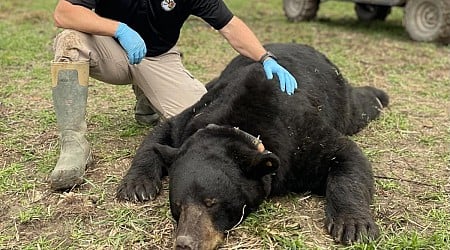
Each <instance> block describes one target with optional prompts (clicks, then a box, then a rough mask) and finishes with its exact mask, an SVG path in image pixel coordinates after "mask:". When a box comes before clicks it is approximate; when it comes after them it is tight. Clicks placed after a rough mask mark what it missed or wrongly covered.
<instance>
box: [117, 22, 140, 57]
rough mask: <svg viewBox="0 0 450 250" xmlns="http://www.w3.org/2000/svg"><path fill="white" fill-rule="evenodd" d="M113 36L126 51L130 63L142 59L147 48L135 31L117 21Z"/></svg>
mask: <svg viewBox="0 0 450 250" xmlns="http://www.w3.org/2000/svg"><path fill="white" fill-rule="evenodd" d="M114 37H115V38H117V39H118V40H119V43H120V45H122V48H123V49H124V50H125V52H126V53H127V55H128V60H129V61H130V64H138V63H140V62H141V61H142V58H144V56H145V54H146V53H147V48H146V47H145V42H144V40H143V39H142V37H141V36H140V35H139V34H138V33H137V32H136V31H134V30H133V29H132V28H130V27H128V25H126V24H124V23H119V27H118V28H117V30H116V33H115V34H114Z"/></svg>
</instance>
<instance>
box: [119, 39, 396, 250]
mask: <svg viewBox="0 0 450 250" xmlns="http://www.w3.org/2000/svg"><path fill="white" fill-rule="evenodd" d="M265 47H266V48H267V49H268V50H270V51H272V52H273V53H274V54H275V55H276V56H277V57H278V62H279V63H280V64H281V65H283V66H284V67H286V68H287V69H288V70H289V71H290V72H291V73H292V74H293V75H294V76H295V78H296V79H297V81H298V85H299V88H298V89H297V90H296V91H295V93H294V95H292V96H288V95H287V94H285V93H283V92H281V91H280V87H279V83H278V80H277V79H273V80H267V79H266V77H265V74H264V71H263V68H262V66H261V64H259V63H256V62H253V61H251V60H250V59H248V58H245V57H243V56H237V57H236V58H234V59H233V60H232V61H231V63H230V64H229V65H228V66H227V67H226V68H225V70H224V71H223V72H222V73H221V75H220V76H219V77H218V78H217V79H215V80H213V81H212V82H210V83H209V84H208V85H207V88H208V93H206V94H205V95H204V96H203V97H202V99H201V100H200V101H198V102H197V103H196V104H195V105H193V106H192V107H190V108H188V109H187V110H185V111H184V112H182V113H181V114H179V115H177V116H175V117H173V118H172V119H170V120H168V121H165V122H163V123H162V124H160V125H159V126H158V127H156V128H155V129H154V130H153V132H152V133H151V134H150V135H148V136H147V137H146V138H145V140H144V141H143V143H142V144H141V146H140V147H139V149H138V151H137V153H136V156H135V158H134V160H133V162H132V165H131V167H130V169H129V170H128V173H127V174H126V175H125V177H124V178H123V180H122V182H121V184H120V186H119V188H118V190H117V197H118V198H119V199H121V200H133V201H146V200H151V199H154V198H155V197H156V195H157V194H158V193H159V191H160V189H161V178H162V177H163V176H164V175H167V174H168V175H169V179H170V182H169V189H170V190H169V196H170V207H171V211H172V215H173V216H174V218H175V219H176V221H177V222H178V227H177V234H176V240H175V248H177V249H178V248H179V249H213V248H215V247H216V246H217V245H218V244H219V243H220V241H221V239H222V235H223V232H224V231H226V230H229V229H231V228H232V227H233V226H235V225H237V224H238V223H240V222H241V221H242V219H243V218H244V217H245V216H246V215H248V214H249V213H250V212H251V211H254V210H256V209H257V208H258V206H259V205H260V204H261V202H262V201H263V200H264V199H265V198H267V197H269V196H275V195H284V194H287V193H288V192H305V191H312V192H314V193H316V194H319V195H324V196H325V197H326V227H327V230H328V232H329V233H330V234H331V236H332V237H333V238H334V239H335V240H336V241H337V242H342V243H351V242H355V241H360V240H366V239H373V238H376V237H377V236H378V234H379V231H378V227H377V225H376V224H375V222H374V219H373V216H372V213H371V210H370V207H369V205H370V203H371V200H372V195H373V192H374V181H373V175H372V169H371V165H370V163H369V161H368V160H367V158H366V157H365V156H364V154H363V153H362V151H361V150H360V148H359V147H358V146H357V145H356V144H355V143H354V142H353V141H352V140H350V139H349V138H348V137H347V135H352V134H354V133H356V132H358V131H360V130H361V129H362V128H364V127H365V126H366V125H367V124H368V123H369V122H370V121H371V120H373V119H375V118H377V117H378V116H379V114H380V111H381V109H382V108H383V107H385V106H387V105H388V96H387V94H386V93H385V92H383V91H381V90H378V89H376V88H373V87H368V86H366V87H351V86H350V85H349V84H348V83H347V81H346V80H345V79H344V77H343V76H342V75H341V73H340V71H339V70H338V68H337V67H336V66H335V65H334V64H333V63H331V62H330V61H329V60H328V59H327V58H326V57H325V56H324V55H323V54H321V53H319V52H318V51H316V50H314V49H313V48H311V47H308V46H305V45H299V44H270V45H266V46H265ZM250 135H253V136H259V139H261V140H262V144H263V146H264V148H262V145H259V144H260V143H259V141H258V139H256V138H254V137H253V138H252V136H250Z"/></svg>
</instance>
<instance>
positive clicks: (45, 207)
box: [0, 0, 450, 249]
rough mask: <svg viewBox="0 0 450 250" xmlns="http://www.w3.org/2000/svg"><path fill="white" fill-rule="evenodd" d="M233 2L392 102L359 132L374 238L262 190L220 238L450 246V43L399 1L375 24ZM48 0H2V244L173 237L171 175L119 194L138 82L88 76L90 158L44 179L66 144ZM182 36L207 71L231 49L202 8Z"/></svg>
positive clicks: (99, 243)
mask: <svg viewBox="0 0 450 250" xmlns="http://www.w3.org/2000/svg"><path fill="white" fill-rule="evenodd" d="M225 2H226V3H227V4H228V6H229V7H230V8H231V9H232V10H233V11H234V13H235V14H236V15H237V16H239V17H241V18H242V19H243V20H244V21H245V22H246V23H247V24H248V25H249V26H250V27H251V28H252V30H254V32H255V33H256V35H257V36H258V37H259V38H260V40H261V41H262V42H263V43H267V42H299V43H306V44H309V45H311V46H313V47H315V48H317V49H318V50H320V51H321V52H323V53H325V54H326V55H327V56H328V57H329V58H330V59H331V60H332V61H333V62H334V63H335V64H336V65H337V66H338V67H339V68H340V69H341V72H342V73H343V74H344V76H345V77H346V78H347V79H349V81H350V82H351V83H353V84H354V85H371V86H375V87H378V88H381V89H384V90H386V91H387V92H388V93H389V95H390V97H391V105H390V107H389V108H388V109H386V110H385V112H384V113H383V115H382V117H381V118H380V119H379V120H377V121H375V122H373V123H371V124H370V125H369V126H368V128H367V129H365V130H364V131H362V132H361V133H360V134H358V135H356V136H353V137H352V138H353V139H354V140H355V141H356V142H357V143H358V144H359V145H360V146H361V148H363V150H364V152H365V153H366V155H367V156H368V157H369V159H370V161H371V162H372V163H373V167H374V174H375V175H376V176H377V177H376V194H375V199H374V204H373V209H374V214H375V218H376V220H377V223H378V224H379V225H380V227H381V233H382V237H381V238H380V240H379V241H377V242H372V243H369V244H356V245H353V246H349V247H343V246H339V245H336V244H334V243H333V242H332V240H331V239H330V237H329V236H328V235H327V234H326V232H325V229H324V227H323V223H324V212H323V206H324V200H323V199H322V198H321V197H315V196H310V195H309V194H303V195H297V194H292V195H289V196H287V197H281V198H275V199H272V200H269V201H267V202H265V203H264V204H263V205H262V206H261V208H260V209H259V210H258V211H257V212H255V213H254V214H252V215H250V217H249V218H248V219H247V220H245V221H244V223H243V224H241V225H240V226H239V227H237V228H236V229H234V230H232V231H231V232H229V234H228V235H227V238H226V241H225V243H224V246H223V249H336V248H339V249H450V247H449V238H450V229H449V228H450V225H449V219H450V205H449V192H450V184H449V171H450V153H449V152H450V150H449V149H450V148H449V147H450V104H449V99H450V66H449V65H450V48H449V47H448V46H442V45H438V44H431V43H416V42H413V41H411V40H410V39H409V38H408V35H407V34H406V32H405V30H404V29H403V27H402V17H403V12H402V11H403V10H402V9H401V8H394V9H393V12H392V14H391V15H390V16H389V17H388V18H387V20H386V21H385V22H375V23H370V24H368V23H360V22H358V21H357V19H356V16H355V13H354V11H353V4H352V3H348V2H333V1H329V2H324V3H322V4H321V6H320V11H319V12H318V17H317V19H316V20H314V21H312V22H304V23H289V22H287V21H286V18H285V16H284V14H283V11H282V3H281V1H278V0H277V1H275V0H270V1H239V0H226V1H225ZM54 5H55V1H50V0H34V1H14V0H2V1H1V2H0V37H1V39H0V68H1V74H0V82H1V85H2V87H1V88H0V198H1V200H2V203H1V204H0V249H80V248H85V249H141V248H148V249H168V248H170V247H171V237H172V235H173V230H174V227H175V225H174V222H173V219H172V217H171V215H170V211H169V206H168V195H167V193H168V190H167V188H168V187H167V180H166V181H165V182H164V186H163V188H164V191H163V194H162V195H161V196H160V197H158V198H157V199H156V200H155V201H154V202H151V203H145V204H131V203H119V202H117V201H115V200H114V192H115V188H116V186H117V184H118V182H119V181H120V178H121V176H122V175H123V174H124V173H125V171H126V170H127V168H128V167H129V165H130V162H131V159H132V158H133V155H134V153H135V150H136V148H137V147H138V145H139V143H140V142H141V140H142V138H143V136H144V135H145V134H147V133H148V130H149V128H145V127H141V126H139V125H137V124H136V123H135V121H134V117H133V107H134V96H133V92H132V90H131V87H130V86H113V85H108V84H104V83H102V82H98V81H95V80H93V79H91V81H90V86H89V93H90V95H89V100H88V110H87V114H88V116H87V122H88V129H89V134H88V139H89V141H90V142H91V144H92V147H93V149H94V154H95V167H94V168H92V169H90V170H89V172H88V174H87V176H86V183H85V184H83V185H82V186H81V187H79V188H77V189H75V190H73V191H72V192H70V193H55V192H52V191H50V189H49V186H48V183H47V181H46V178H47V176H48V174H49V173H50V172H51V170H52V168H53V166H54V164H55V162H56V160H57V157H58V150H59V148H58V147H59V145H58V143H57V131H56V121H55V117H54V111H53V106H52V100H51V84H50V70H49V68H50V64H49V62H50V61H51V59H52V51H51V46H52V39H53V37H54V36H55V35H56V34H57V32H58V31H59V30H57V29H56V28H54V27H53V24H52V19H51V14H52V10H53V8H54ZM179 46H180V48H181V50H182V51H183V54H184V60H185V61H184V63H185V65H186V67H187V68H188V69H189V70H190V71H191V72H192V73H193V74H194V75H195V76H196V77H198V78H199V79H200V80H201V81H203V82H207V81H209V80H211V79H212V78H214V77H215V76H217V75H218V74H219V72H220V71H221V70H222V69H223V68H224V66H225V65H226V64H227V62H228V61H229V60H230V59H231V58H232V57H234V56H235V55H236V52H235V51H234V50H232V49H231V48H230V46H229V45H228V44H227V43H226V42H225V41H224V39H223V38H222V37H221V36H220V35H219V34H218V33H217V32H215V31H213V30H212V29H211V28H209V27H208V26H206V25H205V24H204V22H203V21H201V20H199V19H197V18H191V19H189V21H188V22H187V23H186V24H185V26H184V28H183V31H182V38H181V40H180V42H179ZM299 82H300V84H301V79H300V81H299Z"/></svg>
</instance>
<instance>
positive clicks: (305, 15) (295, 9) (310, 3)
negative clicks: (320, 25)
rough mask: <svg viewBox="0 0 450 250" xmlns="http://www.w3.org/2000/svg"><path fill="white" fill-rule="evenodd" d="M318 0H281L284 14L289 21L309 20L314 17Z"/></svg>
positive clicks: (317, 7) (317, 8)
mask: <svg viewBox="0 0 450 250" xmlns="http://www.w3.org/2000/svg"><path fill="white" fill-rule="evenodd" d="M319 2H320V0H283V10H284V14H285V15H286V17H287V18H288V20H289V21H293V22H296V21H309V20H312V19H314V18H315V17H316V15H317V11H318V10H319Z"/></svg>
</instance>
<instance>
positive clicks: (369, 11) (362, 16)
mask: <svg viewBox="0 0 450 250" xmlns="http://www.w3.org/2000/svg"><path fill="white" fill-rule="evenodd" d="M355 12H356V16H357V17H358V19H359V20H360V21H364V22H368V21H375V20H380V21H384V20H386V17H387V16H388V15H389V14H390V13H391V6H384V5H375V4H365V3H356V4H355Z"/></svg>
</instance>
